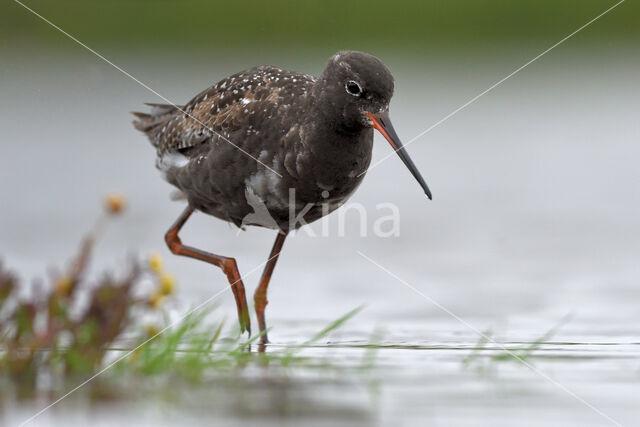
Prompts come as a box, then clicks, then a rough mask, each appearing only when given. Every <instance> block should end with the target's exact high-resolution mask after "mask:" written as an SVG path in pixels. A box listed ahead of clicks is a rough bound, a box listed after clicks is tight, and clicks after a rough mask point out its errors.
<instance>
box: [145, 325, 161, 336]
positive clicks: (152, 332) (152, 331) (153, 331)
mask: <svg viewBox="0 0 640 427" xmlns="http://www.w3.org/2000/svg"><path fill="white" fill-rule="evenodd" d="M145 329H146V331H147V336H149V337H155V336H156V335H158V334H159V333H160V328H158V327H157V326H156V325H147V327H146V328H145Z"/></svg>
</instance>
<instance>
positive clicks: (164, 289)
mask: <svg viewBox="0 0 640 427" xmlns="http://www.w3.org/2000/svg"><path fill="white" fill-rule="evenodd" d="M175 289H176V278H175V277H174V276H173V275H172V274H168V273H163V274H162V276H160V290H159V292H160V293H161V294H162V295H171V294H172V293H173V291H175Z"/></svg>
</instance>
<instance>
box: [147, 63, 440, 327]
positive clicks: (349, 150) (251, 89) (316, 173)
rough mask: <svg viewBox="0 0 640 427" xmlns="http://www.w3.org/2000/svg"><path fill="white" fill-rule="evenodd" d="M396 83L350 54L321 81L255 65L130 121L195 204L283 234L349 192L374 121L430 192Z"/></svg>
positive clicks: (362, 165) (364, 162) (361, 168)
mask: <svg viewBox="0 0 640 427" xmlns="http://www.w3.org/2000/svg"><path fill="white" fill-rule="evenodd" d="M393 88H394V82H393V76H392V75H391V72H390V71H389V70H388V68H387V67H386V66H385V65H384V64H383V63H382V61H380V60H379V59H378V58H376V57H374V56H371V55H368V54H366V53H362V52H354V51H345V52H339V53H337V54H336V55H334V56H333V57H331V58H330V59H329V62H328V64H327V66H326V68H325V70H324V71H323V72H322V74H321V75H320V77H319V78H315V77H312V76H310V75H306V74H300V73H296V72H290V71H283V70H281V69H279V68H274V67H270V66H261V67H256V68H252V69H250V70H246V71H243V72H240V73H237V74H234V75H233V76H230V77H228V78H226V79H224V80H221V81H220V82H218V83H217V84H215V85H213V86H211V87H210V88H208V89H206V90H205V91H203V92H201V93H200V94H198V95H197V96H196V97H195V98H193V99H192V100H191V101H189V102H188V103H187V104H186V105H184V106H182V107H178V106H172V105H156V104H149V105H151V107H152V111H151V113H150V114H144V113H134V114H135V115H136V116H137V118H138V120H137V121H135V122H134V125H135V127H136V129H138V130H140V131H142V132H144V133H145V134H146V135H147V136H148V137H149V139H150V140H151V143H152V144H153V146H154V147H155V148H156V150H157V154H158V157H157V163H156V164H157V167H158V168H159V169H160V170H161V171H162V172H163V173H164V175H165V178H166V179H167V181H168V182H170V183H171V184H173V185H174V186H176V187H177V188H178V189H179V190H180V191H181V192H182V193H183V194H184V196H185V198H186V199H187V201H188V203H189V207H190V208H189V209H191V210H194V209H195V210H199V211H202V212H204V213H207V214H210V215H213V216H216V217H218V218H220V219H223V220H225V221H230V222H232V223H234V224H236V225H237V226H239V227H241V226H244V225H259V226H263V227H269V228H274V229H279V231H280V232H281V234H283V235H286V233H288V232H289V231H290V230H291V229H294V228H298V227H300V226H301V225H304V223H309V222H311V221H314V220H316V219H318V218H320V217H322V216H323V215H326V214H328V213H329V212H331V211H333V210H335V209H336V208H338V207H339V206H341V205H342V204H343V203H344V202H345V201H346V200H347V199H348V198H349V196H351V194H353V192H354V190H355V189H356V188H357V187H358V185H359V184H360V182H361V181H362V178H363V177H364V173H365V172H366V170H367V167H368V166H369V163H370V161H371V150H372V144H373V128H376V129H378V130H380V132H381V133H382V134H383V135H384V136H385V138H387V139H388V140H389V142H390V143H391V145H392V146H393V147H394V149H396V151H397V152H398V154H399V155H400V157H401V158H402V160H403V161H404V162H405V164H406V165H407V166H408V167H409V168H410V169H411V171H412V173H413V174H414V176H415V177H416V178H417V179H418V180H419V182H420V183H421V185H422V186H423V188H424V190H425V192H426V193H427V195H428V196H429V197H430V193H429V191H428V188H427V187H426V184H424V181H423V180H422V177H421V176H420V175H419V174H418V172H417V170H416V169H415V166H413V163H412V162H411V160H410V159H409V157H408V156H407V154H406V152H404V149H403V148H402V146H401V144H400V141H399V139H398V137H397V135H396V134H395V131H394V130H393V127H392V126H391V123H390V122H389V119H388V108H389V107H388V106H389V102H390V100H391V97H392V95H393ZM189 214H190V212H189V213H188V214H186V216H185V219H184V220H183V221H182V223H184V221H186V218H188V216H189ZM179 222H180V221H179ZM182 223H180V225H177V226H176V228H175V238H177V230H179V228H180V226H181V224H182ZM168 242H169V238H168ZM170 245H171V243H170ZM172 250H173V249H172ZM176 253H178V252H176ZM189 256H192V255H189ZM211 262H213V261H211ZM214 263H215V262H214ZM223 269H224V267H223ZM230 280H231V279H230ZM243 292H244V291H243ZM265 301H266V285H265ZM265 304H266V302H265ZM239 312H240V304H239ZM241 322H242V320H241Z"/></svg>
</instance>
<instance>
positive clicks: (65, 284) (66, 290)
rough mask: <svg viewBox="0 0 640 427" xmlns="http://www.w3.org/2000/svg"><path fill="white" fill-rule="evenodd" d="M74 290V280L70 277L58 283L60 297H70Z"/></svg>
mask: <svg viewBox="0 0 640 427" xmlns="http://www.w3.org/2000/svg"><path fill="white" fill-rule="evenodd" d="M72 288H73V280H71V279H70V278H69V277H66V276H63V277H61V278H59V279H58V281H57V282H56V293H57V294H59V295H69V294H70V293H71V289H72Z"/></svg>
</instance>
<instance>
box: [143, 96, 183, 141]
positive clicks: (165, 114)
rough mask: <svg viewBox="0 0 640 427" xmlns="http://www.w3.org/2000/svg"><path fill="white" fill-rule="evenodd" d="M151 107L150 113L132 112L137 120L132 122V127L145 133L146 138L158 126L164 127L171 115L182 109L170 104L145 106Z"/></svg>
mask: <svg viewBox="0 0 640 427" xmlns="http://www.w3.org/2000/svg"><path fill="white" fill-rule="evenodd" d="M145 105H148V106H149V107H151V112H150V113H140V112H136V111H134V112H132V113H131V114H133V115H134V116H136V118H137V120H134V121H133V126H134V127H135V128H136V129H138V130H139V131H140V132H143V133H145V134H146V135H147V136H151V135H152V134H153V131H154V130H155V129H157V128H158V127H159V126H164V125H165V124H166V123H167V122H168V121H169V120H170V119H171V118H172V117H173V114H174V113H175V112H177V111H179V110H180V109H181V108H182V107H180V106H177V105H171V104H145Z"/></svg>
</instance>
